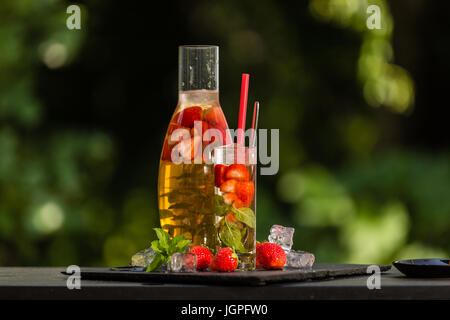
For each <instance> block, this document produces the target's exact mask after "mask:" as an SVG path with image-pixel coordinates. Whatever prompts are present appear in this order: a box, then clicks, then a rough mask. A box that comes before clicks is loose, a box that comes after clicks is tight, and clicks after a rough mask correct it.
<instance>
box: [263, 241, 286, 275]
mask: <svg viewBox="0 0 450 320" xmlns="http://www.w3.org/2000/svg"><path fill="white" fill-rule="evenodd" d="M256 257H257V260H258V261H259V264H261V266H263V268H264V269H281V268H282V267H283V266H284V265H285V264H286V253H285V252H284V250H283V248H281V247H280V246H279V245H277V244H275V243H270V242H266V243H264V244H263V245H262V246H261V247H260V248H259V250H257V251H256Z"/></svg>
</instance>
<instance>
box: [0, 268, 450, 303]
mask: <svg viewBox="0 0 450 320" xmlns="http://www.w3.org/2000/svg"><path fill="white" fill-rule="evenodd" d="M64 270H65V268H54V267H51V268H50V267H44V268H38V267H2V268H0V299H88V300H96V299H139V300H142V299H144V300H146V299H149V300H196V299H201V300H314V299H320V300H323V299H325V300H336V299H337V300H339V299H346V300H347V299H352V300H353V299H356V300H358V299H376V300H379V299H421V300H423V299H450V279H411V278H406V277H405V276H403V275H402V274H401V273H399V272H398V271H397V270H396V269H395V268H392V269H391V270H390V271H388V272H385V273H383V274H382V276H381V289H373V290H369V289H368V288H367V285H366V283H367V278H368V276H369V275H364V276H356V277H347V278H336V279H332V280H325V281H309V282H294V283H279V284H271V285H267V286H261V287H244V286H211V285H192V284H164V283H139V282H113V281H93V280H81V289H80V290H77V289H72V290H69V289H68V288H67V287H66V280H67V276H64V275H63V274H61V272H62V271H64Z"/></svg>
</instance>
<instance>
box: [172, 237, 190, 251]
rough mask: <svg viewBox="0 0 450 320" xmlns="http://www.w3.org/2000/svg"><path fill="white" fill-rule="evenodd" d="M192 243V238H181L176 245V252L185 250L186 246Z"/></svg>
mask: <svg viewBox="0 0 450 320" xmlns="http://www.w3.org/2000/svg"><path fill="white" fill-rule="evenodd" d="M189 243H191V240H189V239H186V240H181V241H180V242H178V243H177V244H176V246H175V249H176V251H175V252H184V251H185V250H186V247H187V246H188V245H189Z"/></svg>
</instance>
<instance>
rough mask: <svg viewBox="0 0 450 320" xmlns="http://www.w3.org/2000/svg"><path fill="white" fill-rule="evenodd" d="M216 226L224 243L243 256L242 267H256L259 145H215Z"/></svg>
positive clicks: (221, 241) (247, 268) (245, 268)
mask: <svg viewBox="0 0 450 320" xmlns="http://www.w3.org/2000/svg"><path fill="white" fill-rule="evenodd" d="M214 180H215V181H214V183H215V203H216V230H217V235H218V239H219V245H220V246H221V247H230V248H232V249H234V250H235V251H236V253H237V254H238V256H239V260H240V265H239V269H240V270H254V269H255V257H256V147H243V146H237V145H226V146H221V147H217V148H215V149H214Z"/></svg>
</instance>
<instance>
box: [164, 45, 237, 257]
mask: <svg viewBox="0 0 450 320" xmlns="http://www.w3.org/2000/svg"><path fill="white" fill-rule="evenodd" d="M178 68H179V69H178V72H179V73H178V105H177V107H176V109H175V112H174V113H173V115H172V118H171V120H170V123H169V126H168V128H167V132H166V136H165V138H164V144H163V150H162V152H161V160H160V165H159V177H158V201H159V217H160V222H161V227H162V228H163V229H164V230H166V231H167V232H169V234H170V235H171V236H172V237H174V236H177V235H180V234H184V235H186V236H188V238H189V239H191V240H192V243H191V245H205V246H207V247H209V248H210V249H211V250H213V251H214V250H215V249H216V246H217V244H218V239H217V233H216V230H215V201H214V168H213V164H212V159H211V157H212V155H211V153H210V151H211V150H213V148H214V147H215V146H218V145H223V144H224V143H225V139H230V136H229V132H228V131H227V130H228V124H227V121H226V119H225V116H224V114H223V112H222V108H221V106H220V103H219V48H218V47H217V46H180V47H179V65H178ZM227 143H228V142H227Z"/></svg>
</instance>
